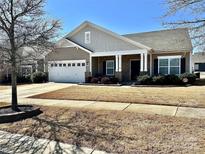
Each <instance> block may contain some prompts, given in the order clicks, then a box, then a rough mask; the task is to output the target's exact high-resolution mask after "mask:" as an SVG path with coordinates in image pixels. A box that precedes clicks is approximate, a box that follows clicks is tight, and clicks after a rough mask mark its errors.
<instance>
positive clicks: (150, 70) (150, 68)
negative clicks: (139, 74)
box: [149, 53, 152, 75]
mask: <svg viewBox="0 0 205 154" xmlns="http://www.w3.org/2000/svg"><path fill="white" fill-rule="evenodd" d="M149 73H150V75H152V54H151V53H150V61H149Z"/></svg>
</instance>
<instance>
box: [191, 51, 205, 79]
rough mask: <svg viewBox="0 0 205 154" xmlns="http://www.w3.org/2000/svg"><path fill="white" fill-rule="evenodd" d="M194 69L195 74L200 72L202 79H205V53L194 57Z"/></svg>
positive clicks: (198, 53)
mask: <svg viewBox="0 0 205 154" xmlns="http://www.w3.org/2000/svg"><path fill="white" fill-rule="evenodd" d="M192 68H193V71H194V72H200V78H205V52H196V53H194V54H193V55H192Z"/></svg>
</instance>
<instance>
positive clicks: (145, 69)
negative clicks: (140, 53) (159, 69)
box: [144, 53, 147, 72]
mask: <svg viewBox="0 0 205 154" xmlns="http://www.w3.org/2000/svg"><path fill="white" fill-rule="evenodd" d="M144 58H145V59H144V72H147V53H144Z"/></svg>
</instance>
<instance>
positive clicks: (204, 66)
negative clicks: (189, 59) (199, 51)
mask: <svg viewBox="0 0 205 154" xmlns="http://www.w3.org/2000/svg"><path fill="white" fill-rule="evenodd" d="M194 70H195V71H198V72H205V63H195V64H194Z"/></svg>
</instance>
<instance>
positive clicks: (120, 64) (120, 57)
mask: <svg viewBox="0 0 205 154" xmlns="http://www.w3.org/2000/svg"><path fill="white" fill-rule="evenodd" d="M119 72H122V55H119Z"/></svg>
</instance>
